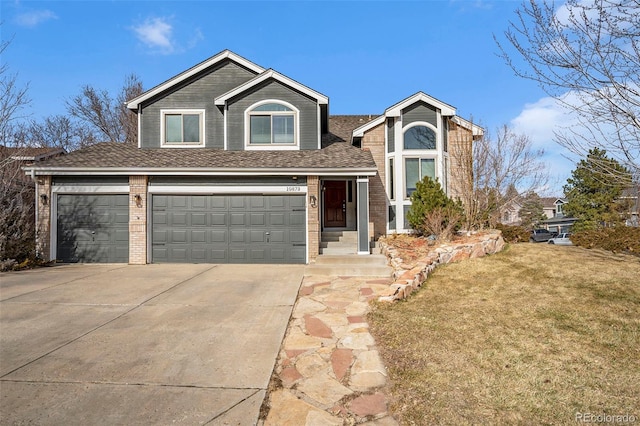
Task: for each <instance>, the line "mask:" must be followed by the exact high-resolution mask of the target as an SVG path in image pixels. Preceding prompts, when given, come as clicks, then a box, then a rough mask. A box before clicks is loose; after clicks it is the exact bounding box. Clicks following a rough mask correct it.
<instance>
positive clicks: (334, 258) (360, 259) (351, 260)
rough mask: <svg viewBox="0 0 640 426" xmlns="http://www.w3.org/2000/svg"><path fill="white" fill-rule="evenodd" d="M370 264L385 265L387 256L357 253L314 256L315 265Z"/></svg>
mask: <svg viewBox="0 0 640 426" xmlns="http://www.w3.org/2000/svg"><path fill="white" fill-rule="evenodd" d="M345 263H346V264H350V265H371V266H387V256H385V255H382V254H372V255H369V256H362V255H357V254H352V255H346V256H345V255H330V254H323V255H322V256H318V257H317V258H316V265H340V264H345Z"/></svg>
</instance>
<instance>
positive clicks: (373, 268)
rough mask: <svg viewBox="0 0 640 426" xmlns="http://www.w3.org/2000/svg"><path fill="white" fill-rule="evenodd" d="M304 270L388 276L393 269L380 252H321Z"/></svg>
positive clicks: (315, 272)
mask: <svg viewBox="0 0 640 426" xmlns="http://www.w3.org/2000/svg"><path fill="white" fill-rule="evenodd" d="M304 272H305V275H340V276H350V277H384V278H389V277H391V274H392V273H393V269H392V268H391V267H390V266H389V265H387V257H386V256H385V255H382V254H372V255H357V254H348V255H326V254H322V255H320V256H318V258H317V259H316V263H314V264H311V265H307V267H306V268H305V271H304Z"/></svg>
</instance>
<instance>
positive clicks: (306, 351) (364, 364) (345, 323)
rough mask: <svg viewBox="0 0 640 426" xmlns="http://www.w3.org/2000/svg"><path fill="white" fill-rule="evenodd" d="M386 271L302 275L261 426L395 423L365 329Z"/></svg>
mask: <svg viewBox="0 0 640 426" xmlns="http://www.w3.org/2000/svg"><path fill="white" fill-rule="evenodd" d="M392 282H393V280H392V279H391V278H389V279H380V278H366V277H327V276H306V277H305V278H304V280H303V282H302V286H301V288H300V293H299V296H298V301H297V302H296V306H295V308H294V310H293V315H292V318H291V321H290V322H289V328H288V330H287V334H286V336H285V339H284V342H283V345H282V349H281V351H280V355H279V357H278V361H277V365H276V370H275V374H276V376H277V377H276V380H275V382H276V383H278V382H279V384H281V386H276V389H271V392H270V394H269V405H270V411H269V414H268V416H267V418H266V420H265V422H264V424H265V425H268V426H271V425H278V426H279V425H308V426H316V425H345V424H346V425H353V424H366V425H378V426H387V425H397V424H398V423H397V422H396V421H395V420H394V419H393V417H391V416H390V415H389V413H388V411H387V405H388V401H387V396H386V395H385V389H384V387H385V385H386V383H387V373H386V370H385V368H384V365H383V364H382V361H381V359H380V356H379V354H378V351H377V349H376V346H375V341H374V339H373V336H371V334H370V333H369V324H367V321H366V314H367V312H369V309H370V308H369V301H370V300H372V299H377V298H378V297H379V296H382V295H388V294H389V285H390V284H391V283H392Z"/></svg>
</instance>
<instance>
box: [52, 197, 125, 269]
mask: <svg viewBox="0 0 640 426" xmlns="http://www.w3.org/2000/svg"><path fill="white" fill-rule="evenodd" d="M56 218H57V244H56V248H57V251H56V258H57V259H59V260H61V261H63V262H107V263H122V262H128V261H129V196H128V195H127V194H118V195H112V194H82V195H79V194H58V196H57V215H56Z"/></svg>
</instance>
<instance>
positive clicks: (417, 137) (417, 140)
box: [404, 125, 436, 149]
mask: <svg viewBox="0 0 640 426" xmlns="http://www.w3.org/2000/svg"><path fill="white" fill-rule="evenodd" d="M404 149H436V132H435V131H434V130H433V129H432V128H430V127H427V126H422V125H417V126H413V127H410V128H408V129H407V130H406V131H405V132H404Z"/></svg>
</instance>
